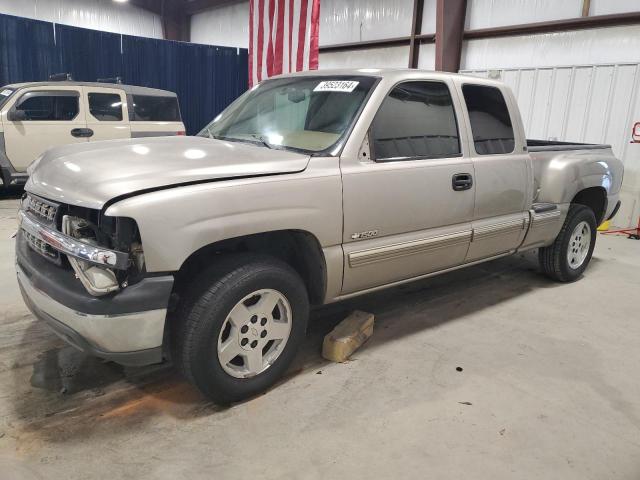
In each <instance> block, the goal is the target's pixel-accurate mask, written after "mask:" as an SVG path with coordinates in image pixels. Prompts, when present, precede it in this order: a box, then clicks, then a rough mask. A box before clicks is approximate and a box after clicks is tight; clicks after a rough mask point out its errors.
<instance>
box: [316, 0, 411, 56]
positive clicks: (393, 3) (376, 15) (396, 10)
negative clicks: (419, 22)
mask: <svg viewBox="0 0 640 480" xmlns="http://www.w3.org/2000/svg"><path fill="white" fill-rule="evenodd" d="M412 16H413V0H349V1H345V0H322V3H321V6H320V45H321V46H322V45H331V44H335V43H351V42H359V41H362V40H378V39H382V38H393V37H401V36H406V35H409V34H410V33H411V18H412Z"/></svg>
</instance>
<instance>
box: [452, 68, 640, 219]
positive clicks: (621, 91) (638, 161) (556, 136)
mask: <svg viewBox="0 0 640 480" xmlns="http://www.w3.org/2000/svg"><path fill="white" fill-rule="evenodd" d="M462 73H469V74H472V75H479V76H483V77H486V76H490V77H491V78H498V79H500V80H502V81H504V82H505V83H506V84H508V85H509V86H510V87H511V89H512V90H513V92H514V94H515V95H516V98H517V99H518V105H519V106H520V110H521V113H522V120H523V122H524V125H525V133H526V135H527V138H535V139H543V140H560V141H569V142H570V141H574V142H584V143H607V144H610V145H611V146H612V148H613V152H614V153H615V155H616V156H617V157H618V158H620V159H621V160H622V161H623V162H624V165H625V177H624V183H623V190H622V193H621V199H622V201H623V205H622V207H621V209H620V212H619V214H618V215H617V216H616V219H615V222H614V223H615V224H616V225H619V226H623V227H626V226H631V225H633V226H635V225H636V224H637V222H638V216H640V144H633V143H630V140H631V128H632V126H633V124H634V123H635V122H640V94H639V93H638V90H639V89H640V62H637V63H629V64H605V65H584V66H565V67H551V68H538V69H531V68H526V69H519V68H516V69H513V68H509V69H495V70H494V69H492V70H468V71H462Z"/></svg>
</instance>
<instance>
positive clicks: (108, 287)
mask: <svg viewBox="0 0 640 480" xmlns="http://www.w3.org/2000/svg"><path fill="white" fill-rule="evenodd" d="M62 233H64V234H65V235H68V236H70V237H73V238H77V239H78V240H81V241H82V242H84V243H88V244H90V245H95V246H100V245H99V244H98V241H97V239H96V237H95V234H94V232H93V229H92V227H91V225H90V224H89V222H87V221H86V220H84V219H82V218H78V217H72V216H69V215H65V216H64V217H63V218H62ZM67 258H68V259H69V263H70V264H71V267H72V268H73V270H74V272H75V273H76V276H77V277H78V279H79V280H80V282H82V285H84V287H85V288H86V289H87V291H88V292H89V293H91V294H92V295H95V296H102V295H106V294H107V293H111V292H115V291H116V290H119V289H120V285H119V283H118V278H117V277H116V274H115V272H114V271H113V270H112V269H110V268H104V267H98V266H96V265H94V264H91V263H89V262H85V261H84V260H80V259H78V258H74V257H72V256H71V255H68V256H67Z"/></svg>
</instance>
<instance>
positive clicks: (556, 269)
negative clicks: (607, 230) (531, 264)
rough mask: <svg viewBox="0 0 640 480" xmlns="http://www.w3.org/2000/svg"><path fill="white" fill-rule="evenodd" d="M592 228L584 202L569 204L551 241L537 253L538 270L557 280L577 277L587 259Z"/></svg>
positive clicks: (593, 240) (592, 242)
mask: <svg viewBox="0 0 640 480" xmlns="http://www.w3.org/2000/svg"><path fill="white" fill-rule="evenodd" d="M596 231H597V225H596V218H595V215H594V214H593V211H592V210H591V209H590V208H589V207H585V206H584V205H578V204H573V205H571V206H570V207H569V212H568V213H567V218H566V219H565V221H564V225H563V226H562V229H561V230H560V233H559V234H558V236H557V237H556V239H555V241H554V242H553V244H551V245H550V246H548V247H545V248H541V249H540V250H539V252H538V259H539V261H540V267H541V268H542V271H543V272H544V273H545V274H546V275H547V276H549V277H551V278H553V279H554V280H557V281H559V282H573V281H575V280H577V279H578V278H579V277H580V276H581V275H582V273H583V272H584V271H585V269H586V268H587V266H588V265H589V261H590V260H591V255H592V254H593V249H594V247H595V245H596Z"/></svg>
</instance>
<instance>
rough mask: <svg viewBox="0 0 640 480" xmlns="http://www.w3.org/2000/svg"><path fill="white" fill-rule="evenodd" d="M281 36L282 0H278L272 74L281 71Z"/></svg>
mask: <svg viewBox="0 0 640 480" xmlns="http://www.w3.org/2000/svg"><path fill="white" fill-rule="evenodd" d="M283 36H284V0H278V21H277V23H276V52H275V54H276V58H275V61H274V65H273V74H274V75H279V74H280V73H282V57H283V55H284V51H283V47H284V45H283Z"/></svg>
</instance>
